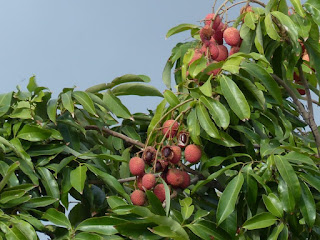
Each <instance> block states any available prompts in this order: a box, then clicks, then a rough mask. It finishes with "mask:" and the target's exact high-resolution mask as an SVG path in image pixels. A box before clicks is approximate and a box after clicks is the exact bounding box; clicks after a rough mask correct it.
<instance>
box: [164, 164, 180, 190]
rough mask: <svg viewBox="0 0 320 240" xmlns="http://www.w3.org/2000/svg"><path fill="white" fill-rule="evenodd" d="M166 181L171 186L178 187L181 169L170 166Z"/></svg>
mask: <svg viewBox="0 0 320 240" xmlns="http://www.w3.org/2000/svg"><path fill="white" fill-rule="evenodd" d="M167 182H168V183H169V184H170V185H171V186H173V187H179V186H180V184H182V182H183V175H182V174H181V171H180V170H179V169H176V168H171V169H169V170H168V172H167Z"/></svg>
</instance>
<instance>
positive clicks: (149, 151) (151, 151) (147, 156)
mask: <svg viewBox="0 0 320 240" xmlns="http://www.w3.org/2000/svg"><path fill="white" fill-rule="evenodd" d="M156 153H157V150H156V149H155V148H154V147H151V146H148V147H146V148H145V150H144V151H143V154H142V159H143V160H144V161H145V163H148V164H150V163H151V162H153V161H154V159H155V157H156Z"/></svg>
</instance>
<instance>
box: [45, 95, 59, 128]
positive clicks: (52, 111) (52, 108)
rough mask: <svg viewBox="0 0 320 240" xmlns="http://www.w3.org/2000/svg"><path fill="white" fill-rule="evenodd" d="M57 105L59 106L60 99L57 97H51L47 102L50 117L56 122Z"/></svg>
mask: <svg viewBox="0 0 320 240" xmlns="http://www.w3.org/2000/svg"><path fill="white" fill-rule="evenodd" d="M57 107H58V100H57V99H50V100H49V101H48V104H47V114H48V117H49V119H50V120H51V121H52V122H54V123H56V119H57Z"/></svg>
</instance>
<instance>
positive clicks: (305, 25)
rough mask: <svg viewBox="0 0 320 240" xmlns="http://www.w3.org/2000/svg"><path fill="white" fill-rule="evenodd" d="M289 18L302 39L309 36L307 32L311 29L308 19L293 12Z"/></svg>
mask: <svg viewBox="0 0 320 240" xmlns="http://www.w3.org/2000/svg"><path fill="white" fill-rule="evenodd" d="M298 1H299V0H298ZM291 18H292V20H293V21H294V23H295V24H296V26H297V27H298V33H299V35H300V36H301V37H302V38H303V39H307V38H308V37H309V32H310V30H311V22H310V21H309V19H308V18H304V17H301V16H299V15H298V14H293V15H292V16H291Z"/></svg>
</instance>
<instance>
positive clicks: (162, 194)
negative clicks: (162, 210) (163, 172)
mask: <svg viewBox="0 0 320 240" xmlns="http://www.w3.org/2000/svg"><path fill="white" fill-rule="evenodd" d="M153 193H154V195H156V196H157V198H158V199H159V200H160V201H161V202H163V201H164V200H165V199H166V191H165V189H164V185H163V184H162V183H160V184H157V185H156V186H155V187H154V189H153Z"/></svg>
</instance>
